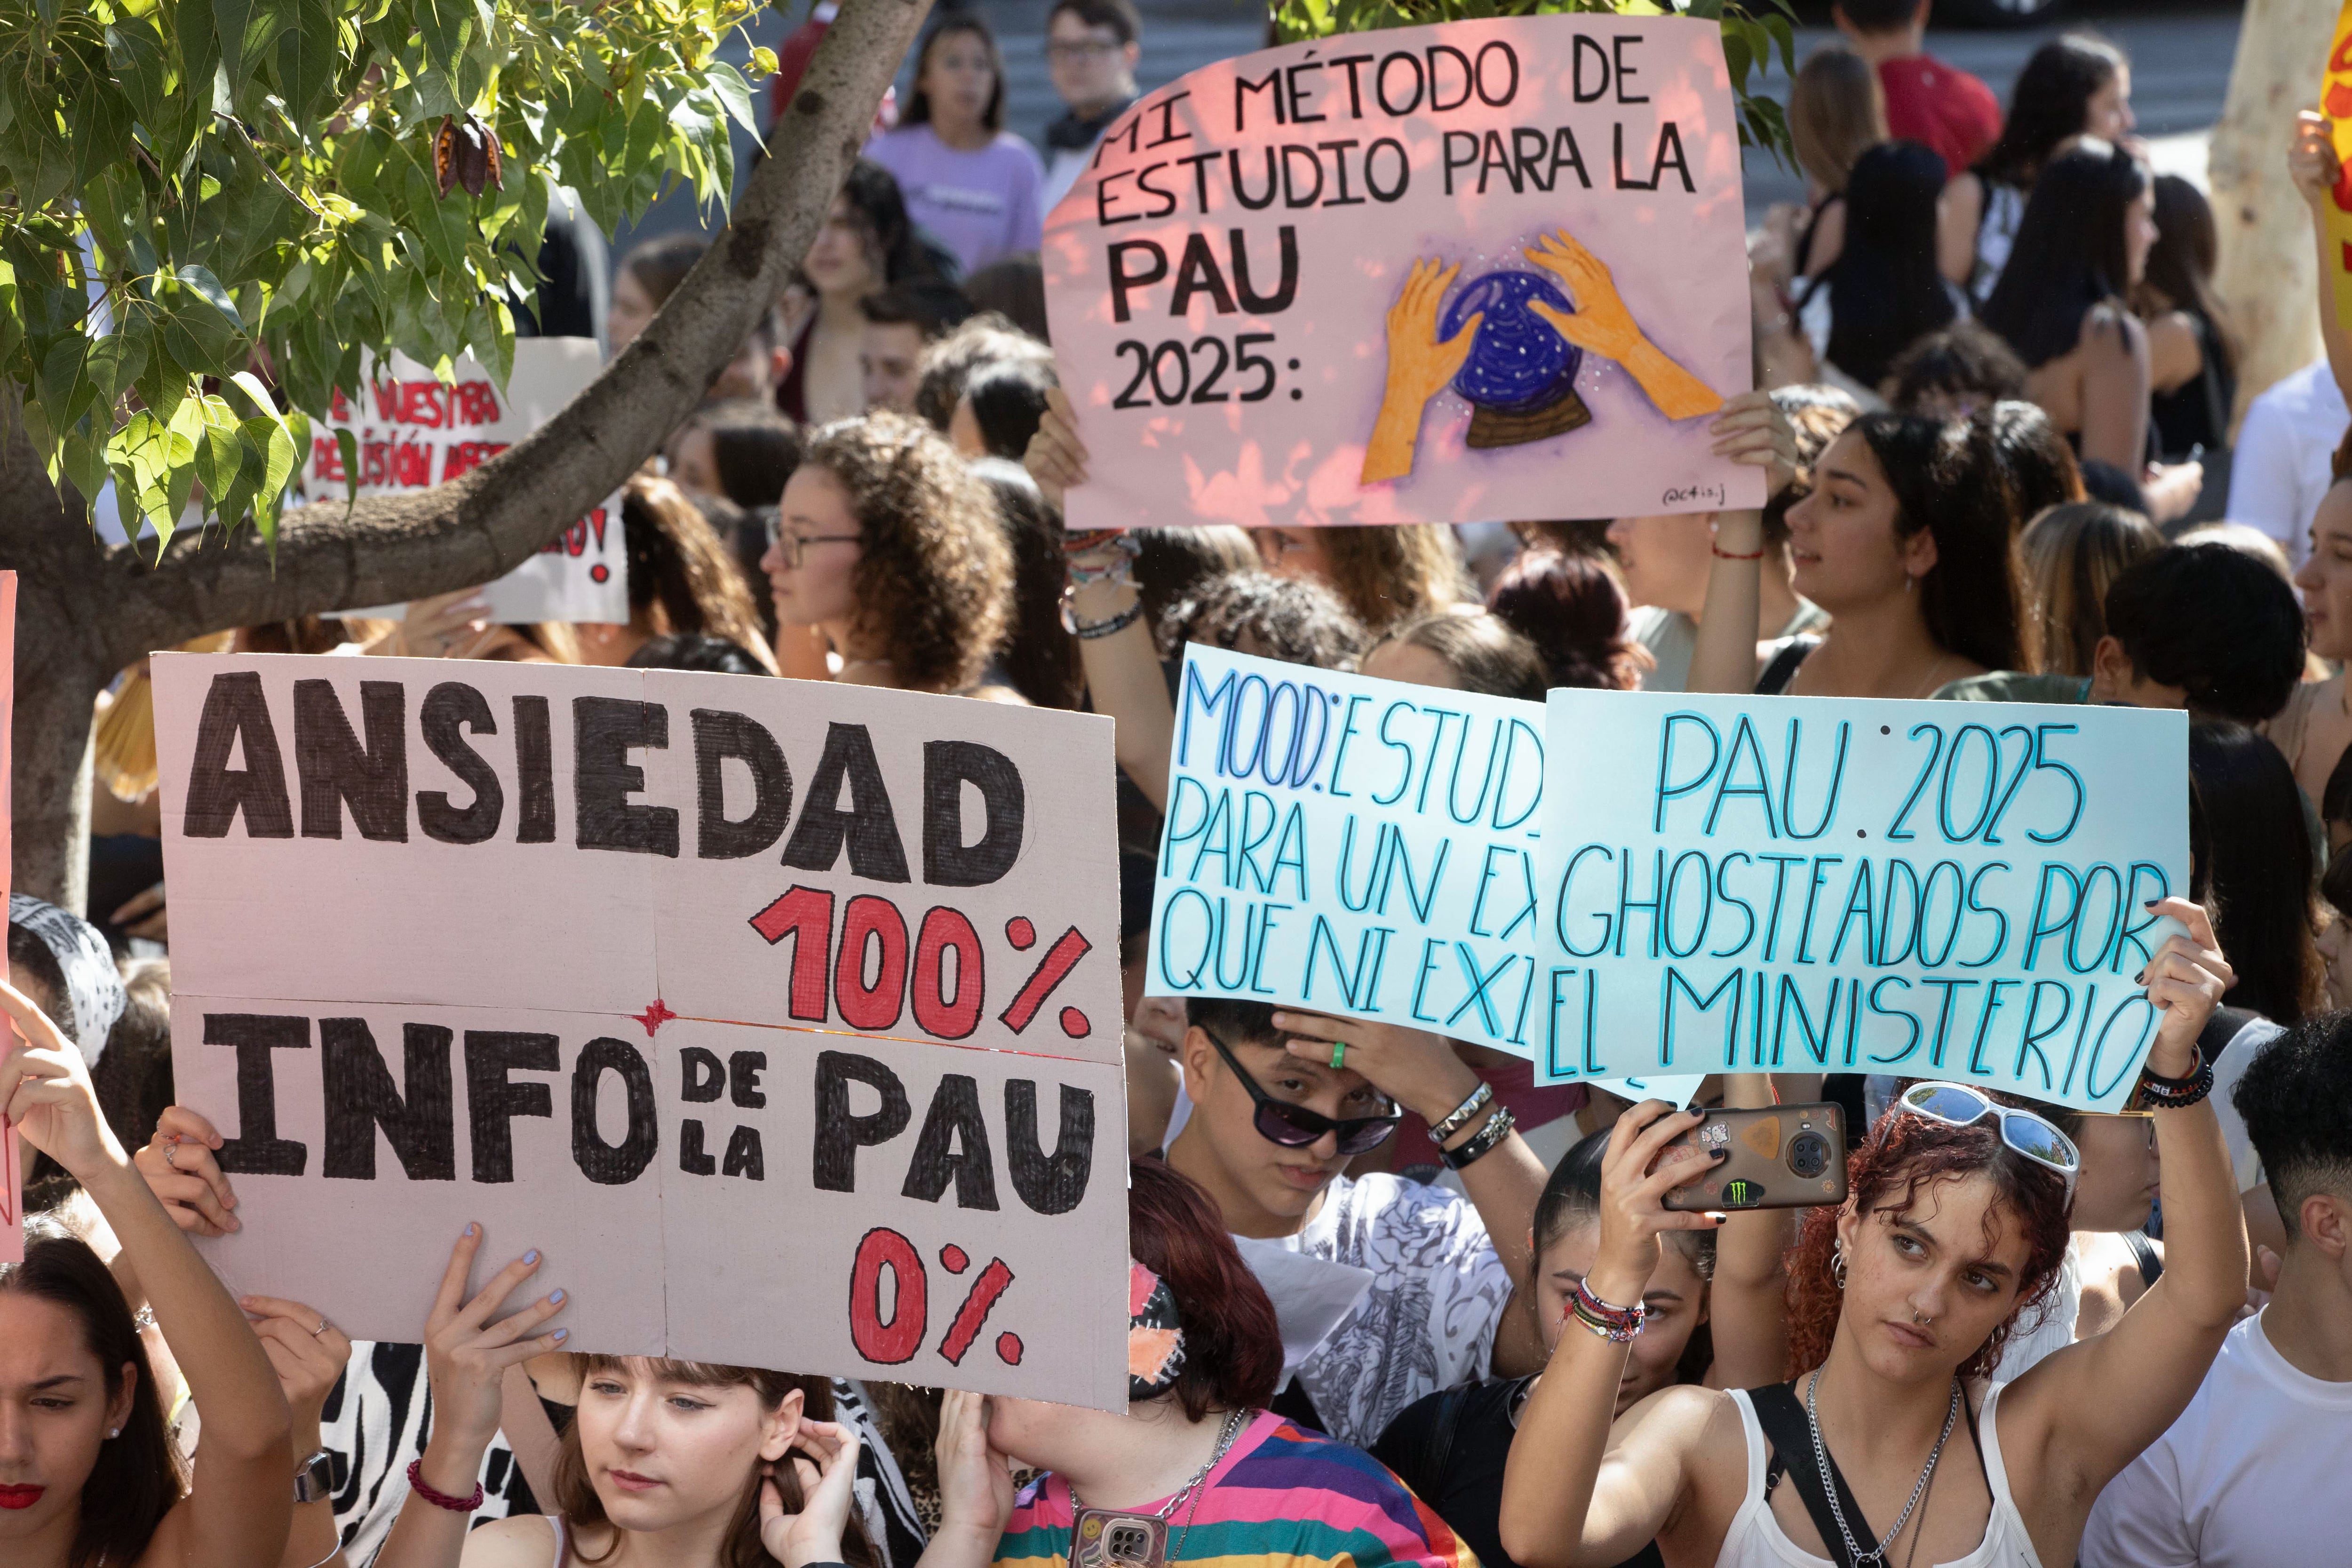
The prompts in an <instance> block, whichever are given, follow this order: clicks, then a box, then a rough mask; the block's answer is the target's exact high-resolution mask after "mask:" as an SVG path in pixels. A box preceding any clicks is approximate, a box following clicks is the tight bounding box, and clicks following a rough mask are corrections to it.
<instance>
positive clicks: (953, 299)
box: [857, 283, 971, 414]
mask: <svg viewBox="0 0 2352 1568" xmlns="http://www.w3.org/2000/svg"><path fill="white" fill-rule="evenodd" d="M857 309H858V311H859V313H861V314H862V315H864V316H865V318H866V336H865V338H864V340H863V341H862V342H860V343H859V344H858V347H857V368H858V371H859V373H860V374H862V375H863V376H864V377H865V383H866V407H868V408H887V409H889V410H890V411H892V412H893V413H897V414H911V413H913V412H914V410H915V387H916V385H917V384H919V382H920V380H921V374H920V372H919V368H918V367H919V365H920V364H921V363H922V358H923V350H924V349H925V348H926V347H928V346H929V345H930V344H932V343H934V342H938V341H939V340H940V339H941V338H943V337H945V336H947V334H948V332H949V331H950V330H952V329H953V328H955V327H957V326H958V325H960V324H961V323H962V321H964V320H965V318H967V317H969V316H970V315H971V301H970V300H967V299H965V298H964V297H963V295H962V293H961V291H960V290H958V289H953V288H950V287H949V286H948V285H946V284H944V283H900V284H896V285H894V286H892V287H890V288H888V289H881V290H880V291H878V292H877V293H872V294H868V295H866V298H864V299H863V300H859V301H858V302H857Z"/></svg>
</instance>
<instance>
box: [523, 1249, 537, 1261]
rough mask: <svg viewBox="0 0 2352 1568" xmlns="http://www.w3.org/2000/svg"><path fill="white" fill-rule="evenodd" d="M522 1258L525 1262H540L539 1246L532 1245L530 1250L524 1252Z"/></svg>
mask: <svg viewBox="0 0 2352 1568" xmlns="http://www.w3.org/2000/svg"><path fill="white" fill-rule="evenodd" d="M522 1260H523V1261H524V1262H525V1263H536V1262H538V1261H539V1248H537V1247H532V1248H531V1249H530V1251H529V1252H526V1253H524V1254H523V1255H522Z"/></svg>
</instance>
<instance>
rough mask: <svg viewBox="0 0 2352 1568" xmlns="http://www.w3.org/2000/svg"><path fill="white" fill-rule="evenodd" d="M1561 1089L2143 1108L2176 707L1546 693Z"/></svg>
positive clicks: (2179, 871)
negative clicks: (1862, 1084)
mask: <svg viewBox="0 0 2352 1568" xmlns="http://www.w3.org/2000/svg"><path fill="white" fill-rule="evenodd" d="M1547 717H1548V721H1549V722H1548V728H1547V735H1548V738H1549V746H1548V747H1547V748H1546V754H1547V756H1548V758H1549V768H1548V776H1547V778H1546V781H1545V800H1546V805H1545V811H1544V828H1543V833H1544V837H1543V843H1542V858H1543V870H1542V887H1543V889H1544V911H1543V919H1542V921H1540V922H1539V924H1540V941H1541V942H1542V952H1541V958H1540V966H1541V967H1542V968H1543V969H1544V970H1545V971H1546V972H1547V973H1546V974H1545V976H1544V981H1543V993H1542V994H1540V995H1539V996H1538V999H1537V1003H1536V1012H1537V1013H1538V1017H1537V1018H1535V1019H1534V1020H1532V1021H1531V1023H1530V1028H1529V1033H1530V1035H1531V1036H1532V1037H1535V1038H1537V1039H1538V1041H1539V1042H1540V1043H1541V1047H1542V1048H1541V1049H1539V1050H1538V1053H1537V1056H1536V1064H1537V1076H1538V1078H1539V1079H1547V1080H1549V1081H1555V1082H1556V1081H1559V1080H1562V1079H1607V1078H1615V1077H1623V1076H1632V1077H1637V1078H1642V1077H1646V1076H1647V1075H1649V1074H1653V1073H1655V1074H1662V1075H1663V1074H1670V1073H1685V1074H1687V1073H1692V1072H1708V1071H1725V1070H1732V1069H1738V1068H1745V1069H1747V1070H1750V1071H1754V1070H1776V1069H1778V1070H1787V1071H1792V1072H1801V1071H1811V1070H1821V1069H1827V1070H1830V1071H1841V1072H1889V1073H1898V1074H1902V1075H1904V1076H1906V1077H1930V1078H1949V1079H1959V1080H1963V1081H1969V1082H1978V1083H1982V1084H1985V1085H1987V1086H1988V1087H1990V1088H1994V1089H2011V1090H2013V1091H2015V1092H2017V1093H2020V1094H2023V1095H2029V1096H2031V1097H2032V1098H2033V1099H2036V1100H2049V1101H2053V1102H2056V1103H2060V1104H2064V1105H2071V1106H2074V1107H2077V1108H2079V1109H2082V1110H2116V1108H2117V1107H2118V1106H2119V1105H2120V1104H2121V1103H2122V1102H2123V1101H2125V1100H2126V1099H2128V1097H2129V1096H2130V1094H2131V1092H2132V1090H2133V1088H2134V1085H2135V1083H2136V1081H2137V1074H2138V1069H2139V1065H2140V1062H2141V1060H2142V1058H2144V1057H2145V1056H2146V1055H2147V1047H2148V1046H2149V1044H2150V1043H2151V1042H2152V1041H2153V1039H2154V1037H2155V1029H2156V1020H2157V1011H2156V1009H2155V1008H2154V1007H2153V1006H2152V1005H2149V1004H2148V1003H2147V1000H2146V997H2145V994H2144V993H2143V991H2142V989H2141V988H2140V987H2138V986H2137V985H2134V984H2132V977H2133V976H2134V975H2136V974H2137V973H2139V971H2140V970H2141V968H2142V967H2143V966H2144V965H2145V964H2146V963H2147V960H2148V958H2149V956H2150V955H2151V954H2153V953H2154V952H2155V951H2156V950H2157V949H2158V947H2160V946H2162V945H2163V943H2164V942H2165V940H2166V938H2167V937H2168V936H2169V935H2170V934H2171V933H2172V932H2174V931H2177V930H2179V926H2178V924H2177V923H2176V922H2174V921H2170V920H2166V919H2159V918H2158V917H2157V916H2155V915H2153V914H2151V913H2149V912H2148V911H2147V909H2146V908H2145V907H2144V906H2145V904H2146V903H2147V900H2153V899H2157V898H2160V897H2164V896H2167V895H2169V894H2173V893H2179V892H2180V891H2182V890H2183V889H2186V888H2187V887H2188V885H2189V785H2188V778H2189V766H2188V736H2189V723H2188V718H2187V716H2186V715H2185V714H2182V713H2179V712H2177V711H2173V712H2159V711H2155V710H2146V709H2137V708H2106V707H2053V706H2046V705H2042V704H2026V703H2002V704H2000V705H1998V706H1993V707H1987V706H1982V705H1979V704H1975V703H1956V702H1932V701H1922V702H1896V701H1864V700H1846V699H1836V698H1803V697H1770V698H1755V697H1730V696H1720V697H1718V696H1699V695H1695V694H1683V693H1670V692H1602V691H1575V690H1565V689H1563V690H1555V691H1553V692H1552V693H1551V696H1550V700H1549V711H1548V715H1547Z"/></svg>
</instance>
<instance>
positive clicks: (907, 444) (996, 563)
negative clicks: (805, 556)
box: [801, 410, 1013, 691]
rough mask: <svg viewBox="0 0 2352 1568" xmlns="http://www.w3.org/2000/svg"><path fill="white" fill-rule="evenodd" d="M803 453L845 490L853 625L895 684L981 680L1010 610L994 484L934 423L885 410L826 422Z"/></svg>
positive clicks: (926, 687)
mask: <svg viewBox="0 0 2352 1568" xmlns="http://www.w3.org/2000/svg"><path fill="white" fill-rule="evenodd" d="M801 461H802V463H803V465H804V466H807V467H813V468H822V469H824V471H825V472H826V473H827V474H830V475H831V476H832V477H833V478H834V479H835V481H837V482H838V483H839V484H840V486H841V488H842V489H844V490H845V491H846V492H847V493H848V498H849V511H850V515H851V516H853V517H855V518H856V520H857V532H858V536H859V538H858V542H859V545H860V547H861V549H862V550H863V552H864V554H863V557H862V558H861V559H860V560H859V562H858V563H857V574H856V595H857V606H858V607H857V616H858V629H859V631H860V632H861V633H863V634H864V635H866V636H868V637H873V638H874V639H875V640H877V642H879V643H880V644H881V645H882V655H881V656H882V657H883V658H887V659H888V660H889V661H890V673H891V675H892V677H893V679H894V680H895V682H896V684H897V685H898V686H899V687H900V688H901V689H905V690H908V691H961V690H963V689H966V688H968V687H971V686H974V685H977V684H978V683H979V681H980V678H981V675H982V671H983V670H985V669H986V668H987V666H988V658H989V655H990V653H991V652H992V650H993V649H994V648H995V647H996V646H997V644H999V643H1000V642H1002V641H1003V638H1004V628H1005V624H1006V621H1007V619H1008V618H1009V617H1010V616H1011V615H1012V613H1013V551H1012V548H1011V547H1010V546H1009V545H1007V544H1006V543H1005V542H1004V530H1003V526H1002V525H1001V524H1000V523H999V522H998V521H997V511H996V500H995V498H994V497H993V496H992V495H991V494H990V492H989V489H988V486H987V485H986V484H985V483H984V482H983V481H982V480H981V479H979V478H977V477H976V476H975V475H974V474H973V473H972V471H971V469H970V468H966V467H965V466H964V462H963V459H962V458H959V457H957V456H956V454H955V448H953V447H950V446H949V445H948V444H947V441H946V439H945V438H944V437H941V436H940V434H939V432H937V431H936V430H933V429H932V428H931V427H930V426H928V425H926V424H924V423H923V422H922V421H920V420H919V419H912V418H909V417H908V416H905V415H903V414H891V413H887V412H882V411H878V410H877V411H876V412H874V413H870V414H864V415H860V416H857V417H856V418H854V419H837V420H835V421H834V422H833V423H832V424H830V425H827V426H824V427H823V428H822V429H820V430H818V431H817V432H816V434H815V435H814V437H810V440H809V444H808V448H807V450H806V451H805V452H804V453H803V455H802V458H801Z"/></svg>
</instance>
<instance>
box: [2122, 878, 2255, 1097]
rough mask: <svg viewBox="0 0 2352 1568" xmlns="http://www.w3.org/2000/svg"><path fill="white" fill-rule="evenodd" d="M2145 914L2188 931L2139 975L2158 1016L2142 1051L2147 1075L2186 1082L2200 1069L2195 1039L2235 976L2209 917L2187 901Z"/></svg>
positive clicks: (2161, 903) (2163, 903) (2160, 903)
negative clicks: (2149, 1041) (2167, 918)
mask: <svg viewBox="0 0 2352 1568" xmlns="http://www.w3.org/2000/svg"><path fill="white" fill-rule="evenodd" d="M2148 909H2149V910H2151V911H2152V912H2154V913H2156V914H2159V915H2169V916H2171V917H2172V918H2173V919H2174V920H2177V921H2179V922H2180V923H2181V924H2182V925H2184V926H2187V927H2188V928H2189V929H2188V931H2186V932H2182V933H2179V934H2176V935H2174V936H2171V937H2169V938H2168V939H2166V941H2165V943H2164V945H2163V946H2162V947H2159V948H2158V949H2157V950H2156V956H2155V957H2154V958H2153V959H2150V960H2149V961H2148V965H2147V968H2146V969H2144V970H2142V971H2140V978H2141V979H2143V980H2145V981H2146V982H2147V999H2148V1000H2149V1001H2150V1002H2152V1003H2154V1004H2155V1005H2157V1006H2158V1008H2159V1009H2160V1010H2161V1012H2160V1016H2159V1018H2158V1023H2157V1026H2156V1043H2155V1044H2154V1045H2152V1046H2150V1047H2148V1051H2147V1070H2148V1071H2149V1072H2152V1073H2156V1074H2158V1076H2160V1077H2164V1078H2185V1077H2187V1076H2189V1074H2190V1073H2192V1072H2194V1071H2196V1070H2197V1068H2198V1065H2199V1064H2198V1061H2197V1037H2198V1036H2199V1035H2200V1034H2201V1033H2203V1032H2204V1029H2205V1021H2206V1020H2207V1019H2209V1018H2210V1017H2211V1016H2213V1009H2214V1008H2216V1007H2218V1006H2220V1005H2221V998H2222V996H2223V995H2224V994H2226V993H2227V992H2228V991H2229V989H2230V987H2231V986H2232V985H2235V984H2237V983H2238V973H2237V971H2236V970H2234V969H2231V967H2230V961H2229V960H2228V959H2226V958H2224V957H2222V956H2221V942H2219V941H2218V940H2216V939H2215V937H2214V935H2213V920H2212V917H2211V916H2210V915H2208V914H2207V913H2206V912H2205V906H2204V905H2202V904H2198V903H2192V902H2191V901H2189V900H2187V899H2159V900H2155V901H2154V902H2152V903H2150V904H2149V905H2148Z"/></svg>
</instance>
